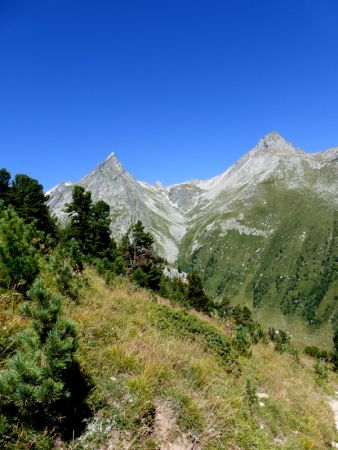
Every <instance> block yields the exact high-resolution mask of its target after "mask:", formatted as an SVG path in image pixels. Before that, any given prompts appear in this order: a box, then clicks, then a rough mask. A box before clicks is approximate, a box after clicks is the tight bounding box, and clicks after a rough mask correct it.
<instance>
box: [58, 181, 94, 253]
mask: <svg viewBox="0 0 338 450" xmlns="http://www.w3.org/2000/svg"><path fill="white" fill-rule="evenodd" d="M91 207H92V195H91V193H90V192H86V191H85V190H84V188H83V187H82V186H74V187H73V196H72V201H71V203H67V204H66V207H65V212H67V213H68V214H69V215H70V224H69V225H68V227H67V229H66V235H67V238H73V239H75V240H76V241H77V242H78V243H79V245H80V248H81V251H82V252H83V253H85V254H87V253H88V250H89V249H88V238H89V223H90V211H91Z"/></svg>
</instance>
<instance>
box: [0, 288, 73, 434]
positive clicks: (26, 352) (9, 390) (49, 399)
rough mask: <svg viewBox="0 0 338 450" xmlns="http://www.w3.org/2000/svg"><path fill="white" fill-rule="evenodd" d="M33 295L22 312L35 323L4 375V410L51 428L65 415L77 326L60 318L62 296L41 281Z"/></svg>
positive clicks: (0, 395)
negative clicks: (50, 291)
mask: <svg viewBox="0 0 338 450" xmlns="http://www.w3.org/2000/svg"><path fill="white" fill-rule="evenodd" d="M29 295H30V297H31V299H32V303H31V304H29V305H28V304H26V305H25V308H24V312H25V314H26V315H27V316H28V317H30V318H31V319H32V322H31V326H30V328H29V329H28V330H27V331H26V332H24V333H23V334H22V335H21V346H20V350H18V351H17V352H16V354H15V355H14V356H13V357H12V358H11V359H9V360H8V362H7V364H6V367H5V369H4V370H3V372H2V373H1V375H0V407H1V408H0V409H1V412H2V414H4V415H5V416H7V417H8V418H9V419H14V420H21V421H23V422H26V423H28V424H30V425H33V426H35V427H39V428H40V427H41V428H43V427H45V426H49V427H51V426H53V425H55V424H57V423H58V422H59V423H60V421H61V420H62V416H63V412H64V411H63V410H62V408H63V405H64V402H65V401H66V399H67V398H69V397H71V394H72V393H71V392H70V391H69V389H67V384H68V383H69V380H68V378H69V376H70V370H71V368H72V366H73V363H74V353H75V351H76V349H77V339H76V330H75V326H74V324H73V323H72V322H70V321H67V320H64V319H62V318H61V317H60V305H61V303H60V298H59V297H57V296H55V295H51V294H50V293H49V292H48V291H47V290H46V289H45V287H44V286H43V284H42V283H41V281H39V280H38V281H36V282H35V284H34V286H33V287H32V289H31V291H30V293H29Z"/></svg>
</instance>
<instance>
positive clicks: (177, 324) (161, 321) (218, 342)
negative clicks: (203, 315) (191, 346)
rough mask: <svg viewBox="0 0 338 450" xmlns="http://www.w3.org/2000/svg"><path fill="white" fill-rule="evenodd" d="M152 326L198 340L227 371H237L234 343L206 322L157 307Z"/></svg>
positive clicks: (165, 307) (186, 314) (164, 307)
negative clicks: (214, 355)
mask: <svg viewBox="0 0 338 450" xmlns="http://www.w3.org/2000/svg"><path fill="white" fill-rule="evenodd" d="M157 308H158V309H157V314H156V317H155V320H154V324H155V325H156V326H157V327H159V328H160V329H162V330H170V331H172V332H174V333H175V334H177V335H178V336H181V337H185V338H188V339H192V340H195V339H198V340H199V341H200V342H201V343H202V344H204V346H205V348H206V349H208V350H211V351H212V352H214V353H215V354H216V355H217V357H218V359H219V361H220V363H221V364H222V365H223V366H224V367H225V368H226V370H228V371H229V372H231V371H236V370H239V364H238V360H237V359H238V351H237V349H236V345H235V344H234V342H233V341H232V340H231V339H230V338H227V337H226V336H225V335H224V334H223V333H221V332H220V331H218V330H217V329H216V328H215V327H213V326H212V325H210V324H208V323H207V322H205V321H203V320H200V319H198V318H197V317H194V316H193V315H191V314H189V313H187V312H186V311H175V310H172V309H171V308H169V307H167V306H164V305H158V306H157Z"/></svg>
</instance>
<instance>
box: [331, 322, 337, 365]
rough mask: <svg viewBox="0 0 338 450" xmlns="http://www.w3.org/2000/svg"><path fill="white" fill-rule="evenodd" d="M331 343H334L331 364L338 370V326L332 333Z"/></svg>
mask: <svg viewBox="0 0 338 450" xmlns="http://www.w3.org/2000/svg"><path fill="white" fill-rule="evenodd" d="M333 344H334V351H333V356H332V360H333V364H334V367H335V369H336V370H338V328H336V331H335V333H334V335H333Z"/></svg>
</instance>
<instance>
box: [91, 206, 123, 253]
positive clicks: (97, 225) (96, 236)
mask: <svg viewBox="0 0 338 450" xmlns="http://www.w3.org/2000/svg"><path fill="white" fill-rule="evenodd" d="M109 214H110V207H109V205H108V204H107V203H105V202H104V201H102V200H99V201H97V202H96V203H94V204H93V206H92V208H91V214H90V220H89V230H90V233H89V237H88V241H89V242H88V245H89V252H90V253H91V254H92V255H96V256H108V257H109V256H113V255H111V254H110V253H111V252H115V251H116V244H115V242H114V241H113V240H112V238H111V237H110V228H109V226H110V217H109ZM114 256H115V255H114Z"/></svg>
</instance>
